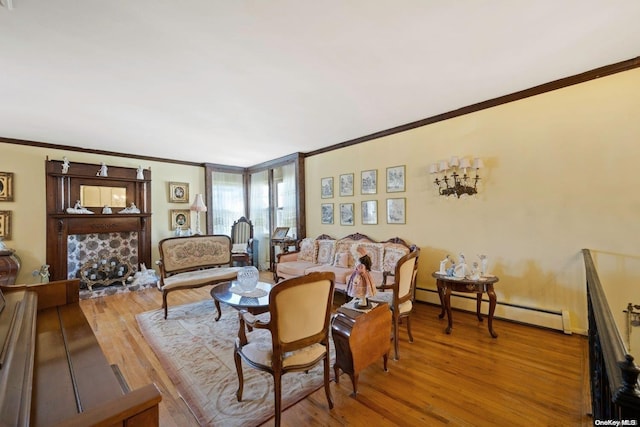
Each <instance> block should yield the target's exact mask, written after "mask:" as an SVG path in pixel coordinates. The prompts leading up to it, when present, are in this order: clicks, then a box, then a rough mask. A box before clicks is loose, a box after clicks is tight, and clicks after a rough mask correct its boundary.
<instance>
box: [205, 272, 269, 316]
mask: <svg viewBox="0 0 640 427" xmlns="http://www.w3.org/2000/svg"><path fill="white" fill-rule="evenodd" d="M274 286H275V285H274V284H271V283H266V282H258V284H257V285H256V288H255V289H254V290H253V291H250V292H242V291H241V290H240V286H239V285H238V282H236V281H235V280H233V281H230V282H222V283H220V284H219V285H217V286H214V287H213V289H211V297H212V298H213V302H214V303H215V305H216V309H217V310H218V315H217V316H216V321H218V320H220V316H222V311H221V310H220V303H221V302H222V303H225V304H227V305H229V306H231V307H233V308H235V309H237V310H247V311H248V312H249V313H251V314H253V315H258V314H262V313H266V312H267V311H269V292H271V289H272V288H273V287H274Z"/></svg>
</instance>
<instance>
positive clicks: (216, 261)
mask: <svg viewBox="0 0 640 427" xmlns="http://www.w3.org/2000/svg"><path fill="white" fill-rule="evenodd" d="M158 250H159V252H160V259H159V260H158V261H157V262H156V264H157V265H158V267H160V280H159V281H158V289H160V290H161V291H162V308H163V309H164V318H165V319H166V318H167V310H168V305H167V295H168V294H169V293H170V292H173V291H177V290H181V289H194V288H201V287H203V286H207V285H215V284H218V283H220V282H226V281H229V280H235V279H236V277H237V275H238V271H240V269H241V268H242V267H231V266H230V264H231V238H230V237H229V236H225V235H222V234H213V235H195V236H187V237H169V238H166V239H163V240H161V241H160V242H159V243H158Z"/></svg>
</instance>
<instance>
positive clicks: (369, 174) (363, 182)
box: [360, 169, 378, 194]
mask: <svg viewBox="0 0 640 427" xmlns="http://www.w3.org/2000/svg"><path fill="white" fill-rule="evenodd" d="M377 192H378V170H377V169H373V170H368V171H362V172H361V173H360V193H361V194H376V193H377Z"/></svg>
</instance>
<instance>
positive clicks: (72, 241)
mask: <svg viewBox="0 0 640 427" xmlns="http://www.w3.org/2000/svg"><path fill="white" fill-rule="evenodd" d="M137 271H138V233H137V232H121V233H92V234H73V235H70V236H68V237H67V277H68V278H69V279H74V278H79V279H80V288H81V289H89V290H93V287H94V286H99V287H106V286H111V285H122V286H124V285H126V282H127V279H129V281H131V277H132V276H133V275H134V274H135V273H136V272H137Z"/></svg>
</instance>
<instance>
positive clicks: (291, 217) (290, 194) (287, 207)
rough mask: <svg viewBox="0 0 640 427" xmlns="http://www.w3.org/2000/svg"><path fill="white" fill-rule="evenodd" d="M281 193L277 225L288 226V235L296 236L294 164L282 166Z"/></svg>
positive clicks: (279, 195)
mask: <svg viewBox="0 0 640 427" xmlns="http://www.w3.org/2000/svg"><path fill="white" fill-rule="evenodd" d="M281 169H282V194H278V197H279V199H280V200H279V202H280V203H281V205H280V206H279V208H281V211H280V212H281V215H280V218H279V221H278V224H277V226H278V227H289V233H288V236H290V237H297V236H298V233H297V230H296V219H297V218H296V210H297V209H296V204H297V202H296V165H294V164H293V163H291V164H288V165H285V166H282V168H281Z"/></svg>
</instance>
